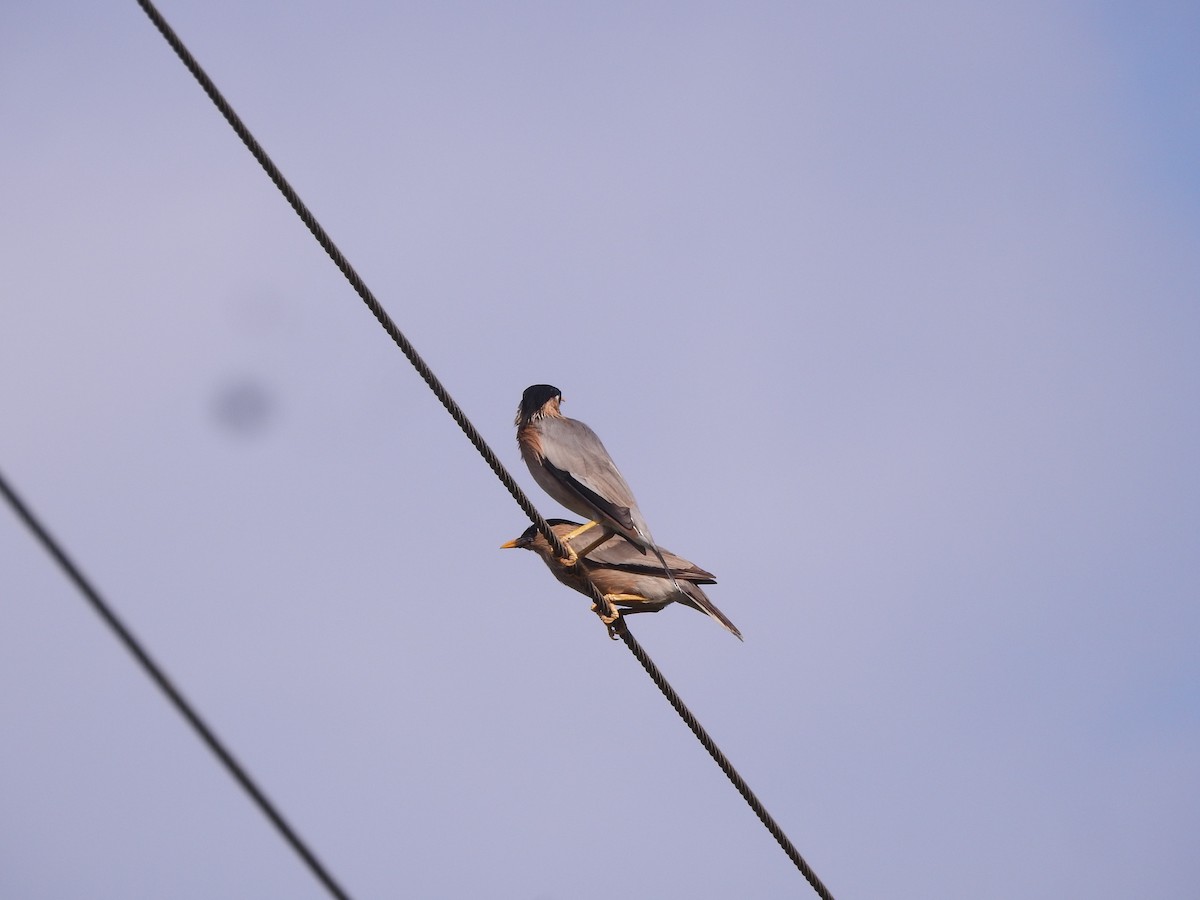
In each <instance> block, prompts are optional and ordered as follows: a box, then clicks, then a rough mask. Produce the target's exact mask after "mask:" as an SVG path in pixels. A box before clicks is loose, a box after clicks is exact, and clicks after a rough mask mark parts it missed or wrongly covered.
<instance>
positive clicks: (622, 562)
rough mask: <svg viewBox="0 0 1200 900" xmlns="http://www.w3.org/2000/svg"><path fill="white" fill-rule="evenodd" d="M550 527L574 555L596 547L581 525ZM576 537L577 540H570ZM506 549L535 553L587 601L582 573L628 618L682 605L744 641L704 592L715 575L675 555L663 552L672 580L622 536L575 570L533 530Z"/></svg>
mask: <svg viewBox="0 0 1200 900" xmlns="http://www.w3.org/2000/svg"><path fill="white" fill-rule="evenodd" d="M549 524H550V527H551V528H552V529H553V530H554V533H555V535H557V536H558V538H559V540H560V541H563V542H564V544H565V545H566V546H567V548H568V549H570V550H573V551H580V550H583V549H585V548H586V547H587V546H588V544H589V543H590V538H589V533H588V532H587V531H584V532H582V533H579V529H580V523H578V522H568V521H566V520H565V519H550V520H549ZM573 533H574V534H575V536H574V537H570V536H571V535H572V534H573ZM502 546H503V547H505V548H512V547H516V548H520V549H523V550H532V551H533V552H534V553H536V554H537V555H538V556H540V557H541V558H542V561H543V562H545V563H546V565H547V567H549V569H550V571H551V572H552V573H553V574H554V577H555V578H557V579H558V580H559V581H561V582H562V583H563V584H565V585H566V586H567V587H569V588H571V589H572V590H576V591H579V592H580V593H581V594H585V595H586V594H589V591H588V589H587V586H586V584H585V583H584V582H583V579H582V577H581V574H580V570H582V572H583V574H586V576H587V577H588V578H589V579H590V580H591V582H592V583H593V584H595V585H596V587H597V588H599V590H600V593H602V594H604V595H605V596H606V597H608V598H609V601H610V602H611V603H613V604H614V605H615V606H617V607H619V608H621V609H622V610H623V611H624V614H626V615H629V614H631V613H639V612H658V611H659V610H661V609H663V608H664V607H665V606H667V605H668V604H670V603H682V604H683V605H685V606H690V607H691V608H692V609H696V610H699V611H700V612H703V613H706V614H708V615H709V616H711V617H712V618H713V619H715V620H716V621H718V622H719V623H721V625H722V626H723V627H724V628H726V629H728V630H729V631H730V632H731V633H732V634H734V635H735V636H736V637H737V638H738V639H739V640H740V639H741V637H742V633H741V632H740V631H738V630H737V627H736V626H735V625H734V624H733V623H732V622H730V621H729V619H727V618H726V617H725V614H724V613H722V612H721V611H720V610H719V609H717V607H716V606H714V605H713V602H712V601H711V600H709V599H708V596H707V595H706V594H705V593H704V591H702V590H701V589H700V585H702V584H715V583H716V579H715V578H714V577H713V574H712V573H711V572H706V571H705V570H704V569H702V568H700V567H699V566H697V565H696V564H695V563H693V562H689V561H688V560H686V559H684V558H682V557H680V556H676V555H675V554H673V553H671V552H670V551H667V550H662V549H661V548H660V552H661V553H662V556H663V561H664V563H665V566H666V568H667V571H669V572H670V573H671V577H670V578H668V577H667V574H666V573H665V572H664V571H663V568H662V567H661V566H660V564H659V563H658V561H657V560H656V559H654V558H652V557H647V556H646V554H645V551H643V550H641V549H640V548H638V547H637V546H635V545H634V544H632V543H630V542H629V541H628V540H626V539H625V538H624V537H621V536H619V535H618V536H613V537H612V538H610V539H609V540H608V541H606V542H605V543H603V544H601V545H600V546H599V547H596V548H594V549H592V550H590V551H589V552H588V553H587V555H586V556H581V557H579V559H578V561H577V562H576V563H575V564H574V565H568V564H567V563H565V562H563V561H562V560H560V559H558V558H557V557H556V556H555V555H554V550H553V549H552V548H551V546H550V543H549V541H547V540H546V538H545V536H544V535H543V534H542V533H541V532H540V531H538V530H537V527H536V526H533V525H531V526H530V527H529V528H528V529H526V530H525V533H524V534H522V535H521V536H520V537H519V538H516V539H514V540H511V541H509V542H508V543H506V544H503V545H502ZM672 579H673V580H672Z"/></svg>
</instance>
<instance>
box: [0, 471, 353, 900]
mask: <svg viewBox="0 0 1200 900" xmlns="http://www.w3.org/2000/svg"><path fill="white" fill-rule="evenodd" d="M0 493H2V494H4V498H5V499H6V500H7V501H8V503H9V505H10V506H11V507H12V508H13V510H14V511H15V512H16V514H17V516H18V518H20V519H21V521H23V522H24V523H25V525H26V527H27V528H28V529H29V530H30V531H32V532H33V534H34V536H35V537H36V538H37V539H38V540H39V541H40V542H41V544H42V546H43V547H45V548H46V551H47V552H48V553H49V554H50V555H51V556H52V557H53V558H54V561H55V562H57V563H58V565H59V567H60V568H61V569H62V570H63V571H64V572H65V573H66V574H67V577H68V578H70V579H71V581H73V582H75V586H76V587H77V588H79V590H80V592H81V593H82V594H83V595H84V596H85V597H86V598H87V599H88V602H89V603H90V604H91V605H92V609H94V610H95V611H96V614H97V615H99V616H100V618H101V619H103V620H104V623H105V624H106V625H107V626H108V627H109V628H111V629H112V631H113V633H114V634H115V635H116V636H117V639H118V640H119V641H120V642H121V643H122V644H123V645H124V647H125V649H126V650H128V651H129V654H130V655H131V656H132V657H133V658H134V659H135V660H137V663H138V665H140V666H141V667H142V670H143V671H144V672H145V673H146V675H148V676H149V678H150V680H151V681H153V682H154V683H155V684H156V685H158V687H159V689H160V690H161V691H162V692H163V693H164V694H166V696H167V699H168V700H169V701H170V702H171V705H172V706H174V707H175V709H176V710H177V711H178V712H179V714H180V715H181V716H183V717H184V719H186V720H187V723H188V724H189V725H191V726H192V729H193V730H194V731H195V732H196V734H197V736H199V738H200V740H201V741H203V742H204V745H205V746H206V747H208V749H209V750H211V751H212V753H213V755H214V756H216V757H217V759H219V760H220V761H221V765H223V766H224V767H225V768H226V770H227V771H228V772H229V774H230V775H232V776H233V779H234V780H235V781H236V782H237V783H238V784H239V785H240V786H241V788H242V790H244V791H245V792H246V793H247V794H249V795H250V798H251V799H252V800H253V801H254V802H255V804H257V806H258V808H259V809H260V810H261V811H262V813H263V815H265V816H266V817H267V818H268V819H270V820H271V824H272V825H274V826H275V829H276V830H277V831H278V832H279V833H280V834H281V835H282V836H283V839H284V840H285V841H287V842H288V844H290V845H291V847H292V849H293V850H295V851H296V853H297V854H299V856H300V858H301V859H302V860H304V864H305V865H306V866H308V868H309V870H310V871H311V872H312V874H313V876H314V877H315V878H316V879H317V880H318V881H319V882H321V884H322V885H324V886H325V889H326V890H327V891H329V893H330V894H331V895H332V896H334V897H337V898H338V900H349V898H350V895H349V894H347V893H346V892H345V891H344V890H343V889H342V887H341V885H339V884H338V883H337V881H336V880H335V879H334V877H333V875H331V874H330V873H329V870H328V869H326V868H325V866H323V865H322V864H321V861H320V860H319V859H317V856H316V854H315V853H313V851H312V850H311V849H309V847H308V845H307V844H305V843H304V839H303V838H301V837H300V835H299V834H297V832H296V830H295V829H294V828H293V827H292V826H291V825H289V824H288V821H287V819H285V818H284V816H283V813H282V812H280V811H279V810H278V809H277V808H276V806H275V804H274V803H272V802H271V801H270V799H268V797H267V795H266V794H264V793H263V791H262V789H261V788H260V787H259V786H258V785H257V784H255V782H254V779H253V778H251V777H250V773H249V772H247V771H246V770H245V768H243V767H242V764H241V763H239V762H238V761H237V759H236V758H235V757H234V755H233V753H232V752H231V751H230V750H229V749H228V748H226V746H225V745H224V744H223V743H221V739H220V738H218V737H217V735H216V733H215V732H213V730H212V728H210V727H209V726H208V724H207V723H206V722H205V721H204V719H203V717H201V715H200V713H199V712H197V711H196V709H195V708H194V707H193V706H192V705H191V704H190V703H189V702H188V701H187V698H185V697H184V696H183V694H182V693H181V692H180V690H179V688H177V687H176V686H175V684H174V682H172V681H171V678H170V676H168V675H167V673H166V672H164V671H163V670H162V668H161V667H160V666H159V665H158V663H156V662H155V661H154V659H153V658H152V657H151V656H150V653H149V652H148V651H147V650H146V649H145V648H144V647H143V646H142V644H141V642H140V641H138V639H137V638H136V637H134V635H133V633H132V632H131V631H130V630H129V629H128V628H127V627H126V626H125V623H124V622H122V621H121V618H120V617H119V616H118V615H117V614H116V612H115V611H114V610H113V608H112V607H111V606H109V604H108V603H107V602H105V600H104V598H103V597H101V596H100V593H99V592H98V591H97V590H96V589H95V588H94V587H93V586H92V583H91V582H90V581H88V579H87V577H86V576H85V575H84V574H83V572H81V571H80V570H79V567H78V566H76V565H75V563H74V562H72V561H71V558H70V557H69V556H67V552H66V551H65V550H64V549H63V548H62V546H61V545H60V544H59V543H58V541H56V540H55V539H54V537H53V536H52V535H51V534H50V533H49V532H48V531H47V530H46V529H45V528H44V527H43V526H42V524H41V522H40V521H39V520H38V518H37V516H35V515H34V514H33V511H32V510H31V509H30V508H29V507H28V506H26V505H25V503H24V501H23V500H21V498H20V497H19V496H17V493H16V491H14V490H13V488H12V487H10V486H9V484H8V481H7V480H6V479H5V477H4V474H3V473H2V472H0Z"/></svg>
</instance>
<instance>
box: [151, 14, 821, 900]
mask: <svg viewBox="0 0 1200 900" xmlns="http://www.w3.org/2000/svg"><path fill="white" fill-rule="evenodd" d="M137 2H138V5H139V6H141V8H142V9H143V10H144V11H145V13H146V15H147V16H148V17H149V18H150V20H151V21H152V22H153V23H154V25H155V27H156V28H157V29H158V30H159V32H160V33H161V34H162V36H163V38H165V39H166V41H167V43H168V44H170V46H171V48H172V49H173V50H174V51H175V53H176V55H177V56H178V57H179V58H180V60H181V61H182V62H183V64H184V66H186V67H187V69H188V71H189V72H191V73H192V75H193V77H194V78H195V79H196V80H197V81H198V82H199V83H200V86H201V88H202V89H203V90H204V92H205V93H206V94H207V95H208V97H209V99H210V100H212V102H213V104H214V105H215V106H216V107H217V109H218V110H220V112H221V115H222V116H224V117H225V120H226V121H227V122H228V123H229V125H230V127H232V128H233V130H234V132H235V133H236V134H237V135H238V137H239V138H241V140H242V142H243V143H244V144H245V145H246V148H247V149H248V150H249V151H250V153H251V154H252V155H253V156H254V158H255V159H256V160H257V161H258V163H259V165H260V166H262V168H263V170H264V171H265V172H266V173H267V176H268V177H269V178H270V179H271V181H272V182H273V183H274V184H275V186H276V187H277V188H278V189H279V190H280V192H281V193H282V194H283V196H284V198H285V199H286V200H287V202H288V204H289V205H290V206H291V207H292V209H293V210H294V211H295V212H296V214H297V215H298V216H299V217H300V219H301V221H303V222H304V224H305V226H306V227H307V228H308V230H309V231H310V232H311V233H312V235H313V237H314V238H316V240H317V243H319V244H320V245H321V247H322V249H323V250H324V251H325V252H326V253H327V254H328V255H329V257H330V259H332V260H333V262H334V265H336V266H337V267H338V270H339V271H340V272H341V273H342V275H343V276H345V278H346V280H347V281H348V282H349V283H350V285H351V287H353V288H354V291H355V293H357V294H358V296H359V298H360V299H361V300H362V301H363V302H364V303H365V304H366V305H367V308H368V309H369V310H370V311H371V313H372V315H374V316H375V318H376V320H378V322H379V324H380V325H381V326H382V327H383V329H384V330H385V331H386V332H387V333H388V335H389V336H390V337H391V338H392V340H393V341H394V342H395V343H396V345H397V346H398V347H399V348H400V350H401V351H402V352H403V353H404V355H405V356H406V357H407V358H408V361H409V362H410V363H411V364H412V366H413V368H415V369H416V370H417V373H418V374H419V375H420V376H421V378H422V379H423V380H424V381H425V383H426V384H427V385H428V386H429V389H430V390H431V391H433V393H434V395H435V396H436V397H437V398H438V400H439V401H440V402H441V404H442V405H443V406H444V407H445V408H446V411H447V412H448V413H450V416H451V418H453V419H454V421H455V422H456V423H457V424H458V426H459V428H461V429H462V431H463V433H464V434H466V436H467V438H468V439H469V440H470V441H471V443H472V444H473V445H474V447H475V449H476V450H477V451H479V454H480V455H481V456H482V457H483V458H484V460H485V461H486V462H487V464H488V465H489V466H490V467H491V469H492V471H493V472H494V473H495V474H496V477H497V478H499V479H500V482H501V483H502V484H503V485H504V486H505V488H507V489H508V492H509V493H510V494H511V495H512V496H513V499H514V500H516V502H517V504H518V505H519V506H520V507H521V509H522V511H523V512H524V513H525V514H526V515H527V516H528V517H529V519H530V521H531V522H533V523H534V524H535V525H536V526H537V528H538V530H539V531H540V532H541V533H542V534H543V535H544V536H545V537H546V540H547V541H549V543H550V546H551V547H552V548H553V549H554V552H555V554H556V555H557V556H558V557H560V558H565V557H567V556H568V553H567V551H566V548H565V547H564V546H563V545H562V543H561V541H559V539H558V536H557V535H556V534H555V533H554V531H553V529H551V528H550V526H549V524H548V523H547V522H546V520H545V519H544V518H543V517H542V515H541V514H540V513H539V512H538V511H537V509H536V508H535V507H534V505H533V504H532V503H531V502H530V500H529V498H528V496H526V494H525V492H524V491H523V490H521V487H520V485H518V484H517V483H516V481H515V480H514V479H513V477H512V475H511V474H509V472H508V470H507V469H506V468H505V467H504V464H503V463H501V462H500V460H499V458H498V457H497V456H496V454H495V452H494V451H493V450H492V449H491V447H490V446H489V445H488V443H487V442H486V441H485V440H484V439H483V436H482V435H480V433H479V432H478V430H477V429H476V428H475V426H474V425H473V424H472V423H471V421H470V420H469V419H468V418H467V415H466V413H464V412H463V410H462V408H461V407H460V406H459V405H458V403H456V402H455V400H454V398H453V397H452V396H451V395H450V392H449V391H448V390H446V388H445V386H444V385H443V384H442V383H441V381H440V380H439V379H438V378H437V376H436V375H435V374H434V373H433V370H432V369H430V368H429V366H428V365H427V364H426V363H425V361H424V360H423V359H422V358H421V356H420V354H418V353H417V351H416V348H415V347H414V346H413V345H412V343H411V342H410V341H409V340H408V338H406V337H405V336H404V334H403V332H401V331H400V329H399V328H398V327H397V326H396V324H395V322H393V321H392V319H391V317H390V316H389V315H388V314H387V311H386V310H385V309H384V308H383V306H382V305H381V304H380V303H379V301H378V300H377V299H376V298H375V295H374V294H373V293H372V292H371V290H370V288H368V287H367V285H366V283H365V282H364V281H363V280H362V278H361V277H360V276H359V275H358V273H357V272H356V271H355V270H354V268H353V266H351V265H350V263H349V262H348V261H347V260H346V258H345V256H344V255H343V254H342V252H341V251H340V250H339V249H338V248H337V246H336V245H335V244H334V242H333V240H332V238H330V237H329V235H328V233H327V232H326V231H325V229H324V228H323V227H322V226H321V224H320V223H319V222H318V221H317V219H316V217H315V216H314V215H313V214H312V213H311V212H310V211H309V209H308V207H307V206H305V204H304V203H303V201H301V199H300V196H299V195H298V194H297V193H296V191H295V190H294V189H293V188H292V186H291V185H290V184H289V183H288V181H287V179H286V178H284V176H283V173H282V172H281V171H280V170H279V168H278V167H277V166H276V165H275V163H274V161H272V159H271V158H270V156H268V155H267V152H266V151H265V150H263V148H262V146H261V145H260V144H259V143H258V141H257V140H255V138H254V136H253V135H252V134H251V133H250V130H249V129H248V128H247V127H246V125H245V124H244V123H243V122H242V120H241V118H240V117H239V116H238V115H237V113H236V112H234V110H233V107H232V106H231V105H230V104H229V102H228V101H227V100H226V99H225V98H224V96H222V94H221V92H220V91H219V90H218V89H217V86H216V84H214V83H213V81H212V79H211V78H209V77H208V74H207V73H206V72H205V71H204V70H203V69H202V68H201V66H200V64H199V63H198V62H197V61H196V59H195V57H193V56H192V54H191V52H190V51H189V50H188V48H187V47H186V46H185V45H184V43H183V41H182V40H181V39H180V38H179V37H178V35H176V34H175V32H174V30H173V29H172V28H171V27H170V25H168V24H167V21H166V20H165V19H164V18H163V17H162V15H161V14H160V13H159V12H158V10H157V9H156V8H155V7H154V5H153V3H151V2H150V0H137ZM584 578H585V580H587V583H588V586H589V587H590V589H591V594H592V598H593V600H594V601H595V602H596V612H597V614H600V613H606V614H607V615H609V616H611V615H612V614H613V613H614V612H615V609H614V608H613V607H612V606H611V604H610V603H609V601H608V600H607V599H606V598H605V597H604V596H603V595H602V594H601V593H600V591H599V590H597V588H596V586H595V585H594V584H592V583H591V581H590V579H586V574H585V575H584ZM609 630H610V633H611V634H613V635H615V636H616V637H619V638H620V639H621V640H622V641H624V642H625V645H626V646H627V647H628V648H629V650H630V652H631V653H633V655H634V657H635V658H636V659H637V661H638V662H639V663H641V665H642V668H644V669H645V670H646V673H647V674H648V675H649V676H650V678H651V680H653V681H654V683H655V685H656V686H657V687H658V689H659V690H660V691H662V693H663V695H664V696H665V697H666V698H667V701H668V702H669V703H670V704H671V706H672V708H674V710H675V712H676V713H677V714H678V715H679V717H680V718H681V719H683V721H684V723H685V724H686V725H687V726H688V728H689V729H691V731H692V733H693V734H694V735H695V736H696V738H697V739H698V740H699V741H700V743H701V745H702V746H703V747H704V749H705V750H707V751H708V753H709V755H710V756H711V757H712V758H713V760H714V761H715V762H716V763H717V765H718V766H719V767H720V769H721V771H723V772H724V773H725V775H726V777H727V778H729V780H730V782H732V784H733V786H734V787H735V788H736V789H737V791H738V793H739V794H741V796H742V798H743V799H744V800H745V801H746V803H747V804H748V805H749V806H750V808H751V809H752V810H753V811H754V813H755V815H757V816H758V818H759V820H760V821H761V822H762V823H763V825H764V826H765V827H766V828H767V830H768V831H769V832H770V833H771V835H772V837H774V838H775V840H776V841H778V843H779V845H780V847H782V848H783V850H784V852H785V853H786V854H787V856H788V858H789V859H790V860H791V861H792V863H793V864H794V865H795V866H796V868H797V869H798V870H799V871H800V873H801V874H802V875H803V876H804V877H805V879H806V880H807V881H808V883H809V884H810V885H811V886H812V888H813V890H815V891H816V892H817V894H818V896H820V897H822V898H825V900H832V897H833V895H832V894H831V893H830V892H829V890H828V888H826V887H825V885H824V884H823V883H822V882H821V880H820V879H819V878H818V877H817V875H816V873H815V872H814V871H813V870H812V867H811V866H809V865H808V863H807V862H805V860H804V858H803V857H802V856H801V855H800V852H799V851H798V850H797V849H796V847H795V845H794V844H793V843H792V842H791V841H790V840H789V839H788V836H787V835H786V834H785V833H784V831H783V829H782V828H781V827H780V826H779V824H778V823H777V822H776V821H775V819H774V818H773V817H772V816H771V815H770V813H768V812H767V809H766V807H765V806H763V804H762V802H761V801H760V800H759V799H758V797H757V796H756V795H755V794H754V792H753V791H752V790H751V789H750V786H749V785H748V784H746V781H745V780H744V779H743V778H742V777H741V775H740V774H739V773H738V771H737V770H736V769H735V768H734V767H733V764H732V763H731V762H730V761H729V759H728V758H727V757H726V756H725V754H724V753H722V752H721V749H720V748H719V747H718V746H717V744H716V742H715V741H714V740H713V739H712V737H711V736H710V735H709V734H708V732H707V731H706V730H705V729H704V727H703V726H702V725H701V724H700V722H699V721H698V720H697V719H696V717H695V716H694V715H693V714H692V712H691V710H689V709H688V708H687V706H686V705H685V704H684V702H683V700H682V698H681V697H680V696H679V695H678V694H677V693H676V692H675V689H674V688H673V687H671V685H670V683H669V682H668V681H667V680H666V677H665V676H664V675H663V674H662V672H661V671H660V670H659V669H658V666H656V665H655V663H654V661H653V660H652V659H651V658H650V656H649V654H647V653H646V651H645V650H644V649H643V648H642V646H641V644H639V643H638V642H637V640H636V639H635V638H634V636H633V634H632V633H631V632H630V631H629V628H628V626H627V625H626V623H625V620H624V619H623V618H617V619H616V620H615V622H614V623H613V624H612V625H611V626H609Z"/></svg>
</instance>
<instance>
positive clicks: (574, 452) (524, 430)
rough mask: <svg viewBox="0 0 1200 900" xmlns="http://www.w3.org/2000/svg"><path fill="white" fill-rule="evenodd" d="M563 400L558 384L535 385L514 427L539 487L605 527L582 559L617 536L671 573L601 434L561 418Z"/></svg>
mask: <svg viewBox="0 0 1200 900" xmlns="http://www.w3.org/2000/svg"><path fill="white" fill-rule="evenodd" d="M562 402H563V396H562V391H560V390H559V389H558V388H556V387H555V386H554V385H552V384H535V385H531V386H530V387H527V388H526V389H525V392H524V393H523V394H522V395H521V405H520V406H519V407H517V417H516V420H515V421H514V423H513V424H514V425H516V426H517V445H518V446H519V447H520V449H521V458H522V459H523V460H524V461H525V465H527V466H528V467H529V473H530V474H531V475H533V480H534V481H536V482H537V483H538V486H539V487H541V488H542V490H544V491H545V492H546V493H547V494H549V495H550V496H551V497H553V498H554V499H555V500H557V501H558V502H559V503H561V504H562V505H563V506H565V507H566V508H567V509H569V510H570V511H571V512H573V513H576V514H578V515H581V516H586V517H587V518H588V519H589V520H591V521H593V522H597V523H598V524H600V525H602V526H603V527H604V532H602V533H601V534H600V535H597V536H596V537H597V538H598V540H597V542H596V544H593V545H590V546H589V547H587V548H585V549H584V550H583V551H582V552H581V553H580V554H579V555H585V554H586V553H587V552H588V550H590V549H592V547H594V546H597V545H598V544H600V543H603V542H604V541H605V540H606V539H607V537H606V536H605V535H607V534H614V533H615V534H618V535H620V536H621V537H623V538H625V540H627V541H629V542H630V543H631V544H633V546H634V547H636V548H637V552H638V553H639V554H643V555H644V554H645V553H646V551H647V550H651V551H653V552H654V554H655V555H656V556H658V557H659V562H660V563H662V567H663V570H664V571H665V572H667V573H668V575H669V574H670V568H669V567H668V566H667V563H666V561H665V559H663V557H662V554H661V553H660V552H659V550H658V547H657V545H656V544H655V543H654V538H653V536H651V534H650V527H649V526H648V525H647V524H646V520H645V518H643V516H642V513H641V510H640V509H638V505H637V500H635V499H634V496H633V491H632V490H630V488H629V485H628V484H626V482H625V478H624V477H623V476H622V475H621V472H620V471H619V470H618V469H617V465H616V463H614V462H613V461H612V457H611V456H609V455H608V451H607V450H605V449H604V444H602V443H601V442H600V438H599V437H597V435H596V432H594V431H592V429H590V428H588V426H587V425H585V424H583V423H582V422H579V421H577V420H575V419H568V418H567V417H566V416H564V415H563V414H562V412H561V411H560V410H559V407H560V405H561V404H562ZM681 590H682V589H681Z"/></svg>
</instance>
